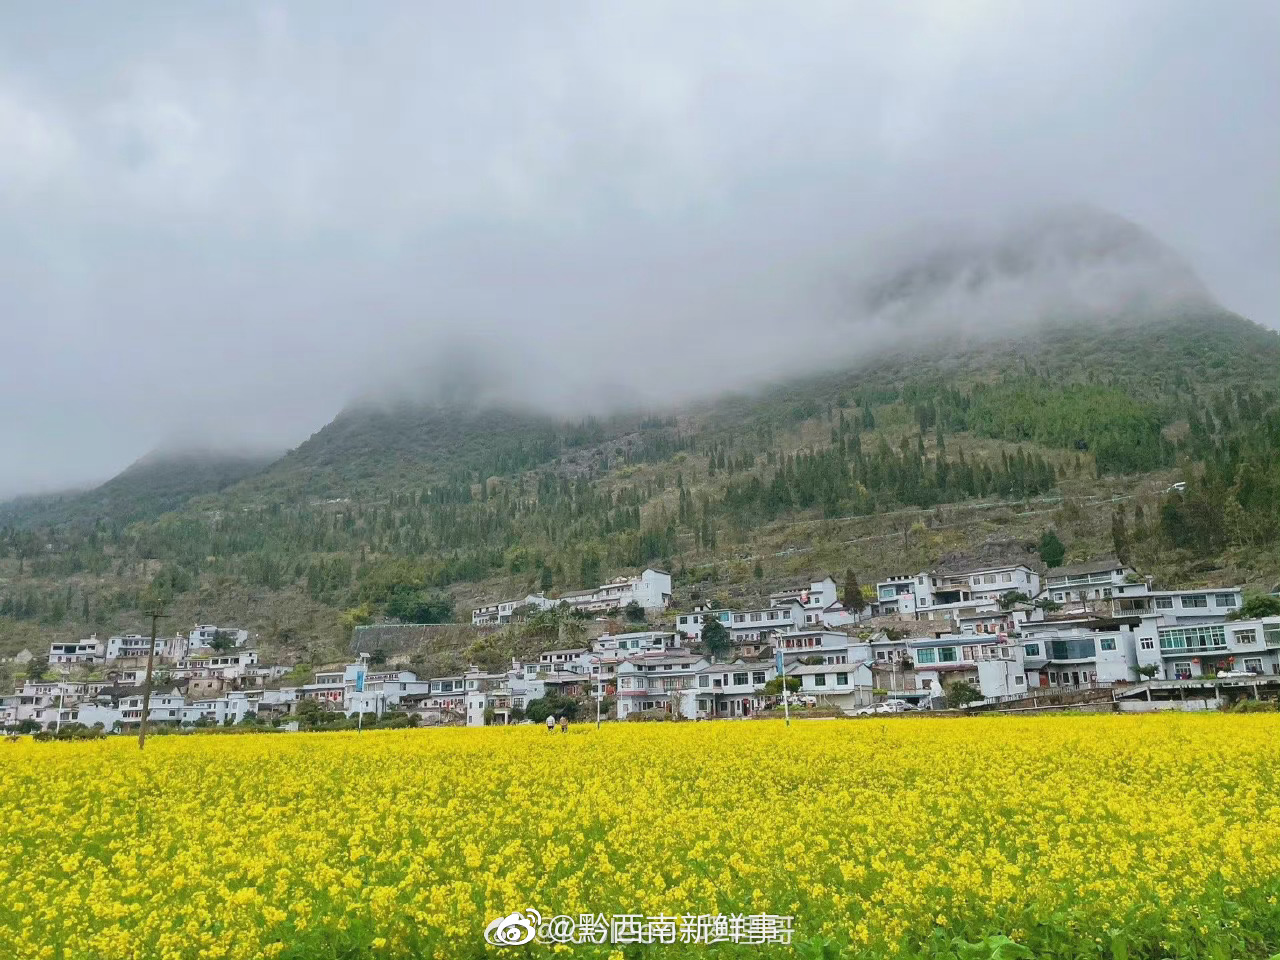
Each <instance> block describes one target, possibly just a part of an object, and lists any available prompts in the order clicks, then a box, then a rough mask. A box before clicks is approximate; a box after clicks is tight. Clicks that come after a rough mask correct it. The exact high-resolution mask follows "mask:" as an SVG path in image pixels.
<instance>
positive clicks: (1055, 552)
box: [1040, 527, 1067, 569]
mask: <svg viewBox="0 0 1280 960" xmlns="http://www.w3.org/2000/svg"><path fill="white" fill-rule="evenodd" d="M1066 555H1067V548H1066V547H1065V546H1063V544H1062V541H1061V540H1059V539H1058V534H1057V531H1055V530H1054V529H1053V528H1052V527H1050V528H1049V529H1048V530H1046V531H1045V532H1044V535H1043V536H1041V537H1040V559H1041V560H1043V561H1044V564H1045V566H1046V567H1049V568H1050V569H1052V568H1053V567H1060V566H1062V560H1063V558H1064V557H1065V556H1066Z"/></svg>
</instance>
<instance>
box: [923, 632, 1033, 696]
mask: <svg viewBox="0 0 1280 960" xmlns="http://www.w3.org/2000/svg"><path fill="white" fill-rule="evenodd" d="M908 648H909V649H910V651H911V654H910V655H911V661H912V663H913V664H914V665H915V677H916V680H917V682H918V683H919V685H920V687H921V689H923V690H924V691H927V692H928V693H929V695H930V696H940V695H941V694H942V693H943V691H944V688H945V687H946V685H947V684H949V683H954V682H963V683H968V684H970V685H972V686H973V687H975V688H976V689H977V690H978V691H979V692H980V693H981V694H982V695H983V696H984V697H1004V696H1009V695H1011V694H1017V693H1023V692H1025V691H1026V687H1027V678H1026V673H1025V668H1024V665H1023V651H1022V647H1021V646H1020V645H1019V644H1017V643H1010V642H1008V641H1002V640H1000V639H998V638H992V637H986V636H979V635H968V634H950V635H947V636H941V637H936V638H933V639H930V640H911V641H909V642H908Z"/></svg>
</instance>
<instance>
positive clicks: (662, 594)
mask: <svg viewBox="0 0 1280 960" xmlns="http://www.w3.org/2000/svg"><path fill="white" fill-rule="evenodd" d="M559 602H560V603H567V604H569V605H570V606H572V607H577V608H578V609H580V610H588V611H591V612H594V613H600V612H603V611H605V610H621V609H622V608H623V607H625V606H627V604H629V603H638V604H639V605H640V606H642V607H643V608H644V609H645V610H665V609H666V608H667V607H668V606H670V605H671V574H669V573H667V572H666V571H665V570H656V569H654V568H652V567H649V568H647V569H645V570H644V571H643V572H642V573H640V574H639V575H637V576H634V577H618V578H617V579H615V580H610V581H609V582H608V583H602V584H601V585H600V586H598V587H596V588H595V589H593V590H575V591H573V592H572V593H566V594H564V595H562V596H561V597H560V598H559Z"/></svg>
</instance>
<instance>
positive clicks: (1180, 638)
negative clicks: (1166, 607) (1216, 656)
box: [1160, 623, 1227, 650]
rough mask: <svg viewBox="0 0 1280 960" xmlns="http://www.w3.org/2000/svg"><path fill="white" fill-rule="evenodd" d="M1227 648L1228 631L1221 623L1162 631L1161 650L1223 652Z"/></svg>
mask: <svg viewBox="0 0 1280 960" xmlns="http://www.w3.org/2000/svg"><path fill="white" fill-rule="evenodd" d="M1226 646H1227V631H1226V628H1225V627H1223V625H1222V624H1220V623H1212V624H1204V625H1202V626H1196V627H1170V628H1168V629H1165V630H1161V631H1160V649H1161V650H1223V649H1225V648H1226Z"/></svg>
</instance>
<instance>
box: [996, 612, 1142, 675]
mask: <svg viewBox="0 0 1280 960" xmlns="http://www.w3.org/2000/svg"><path fill="white" fill-rule="evenodd" d="M1140 624H1141V620H1140V619H1139V618H1137V617H1114V618H1113V617H1093V616H1089V615H1087V614H1085V615H1079V616H1074V617H1071V616H1065V617H1055V618H1053V619H1052V620H1043V621H1034V620H1029V621H1027V622H1026V623H1024V624H1022V625H1021V628H1020V630H1019V633H1020V637H1019V640H1020V643H1021V646H1022V653H1023V663H1024V666H1025V669H1026V674H1027V684H1028V686H1031V687H1077V686H1087V685H1089V684H1093V683H1116V682H1126V681H1132V680H1136V679H1137V676H1138V675H1137V667H1138V638H1137V635H1136V633H1135V630H1136V628H1138V627H1139V625H1140Z"/></svg>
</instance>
